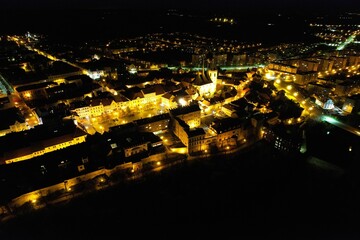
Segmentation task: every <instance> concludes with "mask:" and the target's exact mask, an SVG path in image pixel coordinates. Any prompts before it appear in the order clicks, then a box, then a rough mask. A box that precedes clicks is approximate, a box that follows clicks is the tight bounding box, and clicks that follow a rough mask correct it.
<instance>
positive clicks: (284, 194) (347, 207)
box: [0, 145, 360, 239]
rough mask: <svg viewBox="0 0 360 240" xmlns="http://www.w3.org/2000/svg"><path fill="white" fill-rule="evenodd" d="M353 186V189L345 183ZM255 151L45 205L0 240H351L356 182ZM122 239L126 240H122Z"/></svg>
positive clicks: (18, 221)
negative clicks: (105, 239) (95, 238)
mask: <svg viewBox="0 0 360 240" xmlns="http://www.w3.org/2000/svg"><path fill="white" fill-rule="evenodd" d="M350 180H351V184H350ZM355 180H356V179H355V178H354V177H353V176H351V174H350V173H348V174H347V173H345V174H344V175H342V176H339V175H336V174H335V175H334V174H332V173H331V172H327V171H324V170H321V169H319V168H316V167H314V166H310V165H309V164H306V163H305V160H303V159H301V158H291V159H287V158H285V157H281V156H279V154H277V153H275V152H273V151H272V150H270V149H268V147H267V146H263V145H261V146H260V145H258V146H256V147H255V148H253V149H251V150H249V151H248V152H246V153H243V154H241V155H240V156H237V157H230V156H226V157H223V158H218V159H207V160H193V161H191V162H187V163H184V164H182V165H178V166H176V167H174V168H171V169H167V170H164V171H162V172H158V173H154V174H152V175H150V176H147V177H145V178H143V179H142V180H139V181H136V182H130V183H127V184H123V185H121V186H116V187H113V188H111V189H107V190H103V191H100V192H97V193H96V194H91V195H88V196H86V197H84V198H79V199H73V200H71V201H70V202H69V203H68V204H65V205H62V206H59V205H58V206H48V207H47V208H46V209H44V210H41V211H38V212H35V213H33V214H29V215H24V216H21V217H19V218H17V219H14V220H11V221H9V222H7V223H6V224H4V225H3V226H2V227H1V229H2V230H1V231H0V235H1V236H2V237H1V239H87V238H89V239H94V237H95V236H97V237H101V238H104V237H106V238H108V237H113V238H115V239H121V238H125V239H128V238H130V237H131V238H136V239H139V238H143V237H148V238H151V239H153V238H154V237H155V238H156V239H174V238H176V239H178V238H182V239H206V238H211V239H240V237H241V236H246V238H244V239H259V238H260V239H274V238H277V239H357V238H356V237H359V236H360V235H359V232H358V228H357V227H358V226H357V219H358V216H359V207H358V199H359V195H358V194H359V189H358V185H359V184H358V180H357V181H355ZM125 236H127V237H125Z"/></svg>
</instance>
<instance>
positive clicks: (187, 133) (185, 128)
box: [173, 117, 207, 154]
mask: <svg viewBox="0 0 360 240" xmlns="http://www.w3.org/2000/svg"><path fill="white" fill-rule="evenodd" d="M173 129H174V130H173V132H174V134H175V135H176V136H177V137H178V138H179V139H180V141H181V142H182V143H183V144H184V145H185V146H186V147H187V150H188V153H189V154H192V153H194V152H200V151H202V150H204V149H206V148H207V147H206V146H205V145H204V138H205V131H204V130H203V129H202V128H192V129H190V127H189V125H187V124H186V123H185V121H183V120H181V119H180V118H178V117H175V118H174V119H173Z"/></svg>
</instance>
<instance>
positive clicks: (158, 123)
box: [134, 113, 170, 132]
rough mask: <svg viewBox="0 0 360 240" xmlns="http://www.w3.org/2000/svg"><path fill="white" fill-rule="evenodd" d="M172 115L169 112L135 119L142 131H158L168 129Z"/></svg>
mask: <svg viewBox="0 0 360 240" xmlns="http://www.w3.org/2000/svg"><path fill="white" fill-rule="evenodd" d="M169 122H170V115H169V114H168V113H165V114H161V115H156V116H154V117H150V118H143V119H138V120H136V121H134V123H135V124H136V125H137V127H138V129H139V131H140V132H157V131H160V130H166V129H168V126H169Z"/></svg>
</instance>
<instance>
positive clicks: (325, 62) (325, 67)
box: [316, 58, 334, 72]
mask: <svg viewBox="0 0 360 240" xmlns="http://www.w3.org/2000/svg"><path fill="white" fill-rule="evenodd" d="M316 60H317V61H318V63H319V67H318V71H320V72H325V71H331V70H332V68H333V65H334V60H331V59H326V58H317V59H316Z"/></svg>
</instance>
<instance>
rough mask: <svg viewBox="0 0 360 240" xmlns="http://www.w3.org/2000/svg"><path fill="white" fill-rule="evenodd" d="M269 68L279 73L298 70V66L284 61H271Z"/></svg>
mask: <svg viewBox="0 0 360 240" xmlns="http://www.w3.org/2000/svg"><path fill="white" fill-rule="evenodd" d="M267 68H268V69H269V70H271V71H274V72H278V73H293V74H295V73H296V72H297V67H294V66H292V65H289V64H283V63H269V64H268V66H267Z"/></svg>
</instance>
